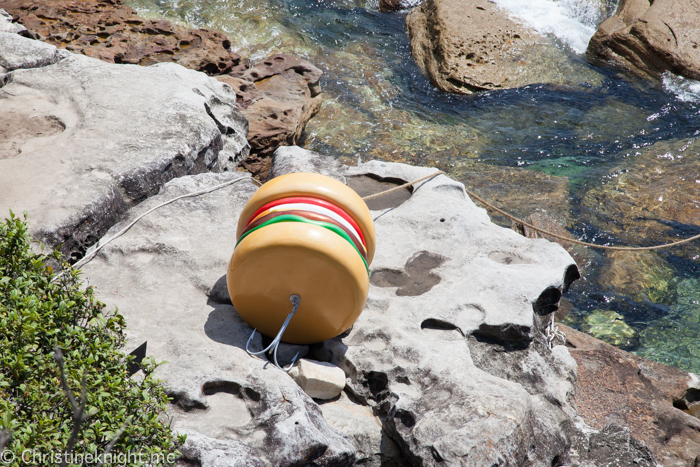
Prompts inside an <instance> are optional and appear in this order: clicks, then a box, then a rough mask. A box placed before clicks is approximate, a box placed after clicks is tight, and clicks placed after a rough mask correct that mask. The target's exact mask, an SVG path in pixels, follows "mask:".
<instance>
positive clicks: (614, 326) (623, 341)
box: [582, 310, 636, 347]
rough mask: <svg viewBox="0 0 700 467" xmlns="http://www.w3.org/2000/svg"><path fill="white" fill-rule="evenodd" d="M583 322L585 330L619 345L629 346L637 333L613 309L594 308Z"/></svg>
mask: <svg viewBox="0 0 700 467" xmlns="http://www.w3.org/2000/svg"><path fill="white" fill-rule="evenodd" d="M583 322H584V324H583V327H582V329H583V331H584V332H586V333H587V334H590V335H591V336H593V337H595V338H597V339H600V340H602V341H605V342H607V343H609V344H612V345H615V346H617V347H629V346H630V339H632V338H634V337H635V335H636V333H635V332H634V329H632V328H631V327H630V326H629V325H628V324H627V323H625V320H624V318H623V317H622V315H621V314H619V313H616V312H614V311H612V310H593V311H592V312H591V314H589V315H587V316H586V317H585V318H584V319H583Z"/></svg>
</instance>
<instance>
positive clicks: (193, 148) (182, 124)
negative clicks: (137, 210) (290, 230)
mask: <svg viewBox="0 0 700 467" xmlns="http://www.w3.org/2000/svg"><path fill="white" fill-rule="evenodd" d="M37 50H38V51H39V52H37ZM17 57H20V58H21V60H20V61H19V62H17V61H16V60H15V58H17ZM47 57H48V58H47ZM0 63H6V64H7V63H13V64H14V65H13V66H12V68H16V69H14V71H11V72H9V73H5V74H4V75H2V77H0V83H4V86H2V87H0V109H2V111H1V112H0V128H1V129H2V130H0V131H2V132H3V133H4V134H3V136H5V138H6V139H3V141H2V143H0V150H2V153H0V186H2V187H3V189H2V190H1V191H0V210H2V211H3V212H4V213H5V215H7V213H8V210H9V209H12V210H13V211H15V212H16V213H21V212H22V211H24V210H27V211H28V212H29V219H30V222H31V225H32V229H33V233H34V235H35V237H36V238H38V239H41V240H42V241H44V242H46V243H47V244H49V245H50V246H58V245H62V248H61V249H62V251H63V252H64V254H65V255H66V256H67V257H69V258H72V259H74V260H75V259H78V258H79V257H81V256H82V254H83V252H84V251H85V249H86V248H87V247H89V246H90V245H91V244H92V243H94V242H95V241H97V239H99V238H100V237H101V236H102V235H104V233H105V232H106V231H107V229H109V227H111V226H112V225H113V224H114V223H116V222H117V221H118V220H119V219H120V218H121V216H122V215H123V214H124V213H125V212H126V211H127V210H128V209H129V208H130V207H131V206H133V205H134V204H137V203H139V202H140V201H142V200H143V199H145V198H147V197H149V196H152V195H154V194H156V193H157V192H158V191H159V190H160V188H161V187H162V186H163V185H164V184H165V183H166V182H167V181H169V180H171V179H173V178H175V177H179V176H182V175H186V174H194V173H200V172H207V171H212V172H221V171H227V170H229V171H233V170H235V168H236V166H237V164H238V162H239V161H240V160H241V159H245V157H246V156H247V155H248V150H249V147H248V144H247V143H246V140H245V135H246V130H247V122H246V121H245V119H244V118H243V117H242V116H241V114H240V113H239V112H238V111H237V110H236V108H235V94H234V93H233V92H232V91H231V89H230V88H229V87H227V86H224V85H223V84H221V83H219V82H218V81H216V80H215V79H213V78H209V77H207V76H206V75H204V74H202V73H198V72H195V71H192V70H187V69H185V68H183V67H181V66H180V65H176V64H171V63H164V64H158V65H155V66H152V67H139V66H134V65H114V64H109V63H105V62H103V61H100V60H95V59H92V58H89V57H85V56H82V55H74V54H71V53H69V52H66V51H56V48H55V47H54V46H52V45H49V44H45V43H42V42H39V41H35V40H32V39H28V38H24V37H20V36H18V35H15V34H4V33H0Z"/></svg>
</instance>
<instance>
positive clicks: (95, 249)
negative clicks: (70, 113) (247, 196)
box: [51, 170, 700, 282]
mask: <svg viewBox="0 0 700 467" xmlns="http://www.w3.org/2000/svg"><path fill="white" fill-rule="evenodd" d="M438 175H446V174H445V172H443V171H442V170H438V171H437V172H434V173H432V174H430V175H426V176H425V177H421V178H418V179H416V180H413V181H412V182H408V183H404V184H403V185H399V186H397V187H394V188H390V189H388V190H384V191H381V192H379V193H375V194H373V195H369V196H365V197H363V198H362V199H363V200H364V201H369V200H371V199H374V198H379V197H380V196H384V195H387V194H389V193H393V192H395V191H399V190H402V189H404V188H408V187H409V186H413V185H415V184H417V183H420V182H422V181H424V180H428V179H430V178H434V177H437V176H438ZM241 180H250V181H252V182H255V183H257V184H258V185H260V186H262V183H260V182H259V181H257V180H255V179H254V178H252V177H241V178H237V179H235V180H229V181H228V182H224V183H221V184H219V185H215V186H213V187H209V188H205V189H203V190H199V191H195V192H193V193H186V194H184V195H180V196H176V197H175V198H173V199H171V200H168V201H165V202H163V203H161V204H159V205H157V206H154V207H152V208H151V209H149V210H148V211H146V212H144V213H143V214H141V215H140V216H138V217H137V218H136V219H134V220H133V221H131V222H130V223H129V225H127V226H126V227H124V228H123V229H121V230H120V231H119V232H117V233H116V234H114V236H112V238H110V239H109V240H107V241H106V242H104V243H100V242H97V244H96V246H95V247H93V249H91V250H88V254H86V255H85V257H83V259H81V260H80V261H78V262H77V263H75V264H74V265H73V269H78V268H80V267H81V266H84V265H85V264H87V263H88V262H90V260H92V259H93V258H94V257H95V255H96V254H97V253H98V252H99V251H100V250H101V249H102V248H104V247H105V246H106V245H107V244H109V243H110V242H111V241H112V240H115V239H117V238H119V237H121V236H122V235H124V234H125V233H126V232H127V231H128V230H129V229H130V228H131V227H133V226H134V224H136V223H137V222H138V221H140V220H141V219H142V218H144V217H145V216H147V215H148V214H150V213H152V212H153V211H155V210H156V209H159V208H162V207H163V206H165V205H168V204H170V203H173V202H175V201H177V200H180V199H183V198H189V197H192V196H199V195H203V194H205V193H211V192H212V191H216V190H219V189H221V188H224V187H226V186H229V185H233V184H234V183H238V182H240V181H241ZM464 191H466V192H467V194H468V195H469V196H471V197H472V198H474V199H476V200H477V201H479V202H480V203H482V204H484V205H485V206H486V207H488V208H491V209H492V210H494V211H496V212H498V213H499V214H502V215H504V216H505V217H507V218H508V219H510V220H512V221H515V222H518V223H520V224H522V225H524V226H525V227H528V228H530V229H532V230H534V231H536V232H539V233H541V234H544V235H547V236H550V237H553V238H557V239H559V240H563V241H565V242H569V243H574V244H576V245H583V246H587V247H589V248H599V249H603V250H616V251H648V250H659V249H661V248H670V247H672V246H676V245H680V244H681V243H688V242H692V241H694V240H697V239H698V238H700V234H698V235H694V236H692V237H690V238H686V239H683V240H678V241H676V242H672V243H665V244H662V245H654V246H648V247H635V246H608V245H596V244H595V243H588V242H583V241H581V240H575V239H573V238H569V237H565V236H563V235H558V234H555V233H554V232H550V231H548V230H545V229H541V228H539V227H535V226H534V225H532V224H530V223H528V222H525V221H524V220H522V219H519V218H517V217H515V216H512V215H510V214H508V213H507V212H505V211H504V210H502V209H500V208H498V207H496V206H494V205H493V204H491V203H489V202H488V201H486V200H485V199H483V198H482V197H480V196H479V195H477V194H476V193H474V192H472V191H471V190H469V189H467V188H465V189H464ZM63 274H64V273H63V272H61V273H59V274H57V275H56V276H55V277H54V278H53V279H52V280H51V282H53V281H55V280H57V279H58V278H60V277H61V276H63Z"/></svg>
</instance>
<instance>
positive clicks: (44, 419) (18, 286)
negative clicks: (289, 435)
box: [0, 213, 182, 466]
mask: <svg viewBox="0 0 700 467" xmlns="http://www.w3.org/2000/svg"><path fill="white" fill-rule="evenodd" d="M30 241H31V239H30V236H29V233H28V230H27V224H26V213H25V219H24V220H22V219H19V218H18V217H17V216H15V215H14V214H12V213H10V218H9V219H5V222H4V224H3V223H0V428H1V429H5V430H7V431H9V432H10V434H11V439H10V441H9V443H8V444H7V446H6V448H5V449H9V450H11V451H12V456H13V457H14V461H13V462H12V463H11V464H10V465H12V466H20V465H59V464H60V462H59V457H58V456H60V454H61V453H65V449H66V446H67V443H68V440H69V438H70V435H71V431H72V430H73V427H74V426H75V424H74V419H73V416H74V412H73V408H72V406H71V404H70V402H69V400H68V397H67V393H66V392H65V391H64V390H63V388H62V385H61V374H60V371H59V367H58V365H57V362H56V359H55V358H54V349H55V348H56V347H58V348H60V349H61V351H62V353H63V355H64V362H65V377H66V380H67V382H68V385H69V386H70V388H71V389H72V392H73V394H74V395H75V398H76V399H77V400H78V401H80V395H81V380H82V379H83V378H85V388H86V404H85V412H86V413H87V414H88V415H89V418H88V419H87V420H86V421H85V422H84V423H82V424H81V426H80V431H79V433H78V437H77V440H76V444H75V448H74V449H73V454H72V457H71V458H69V460H72V462H69V464H71V463H72V464H82V465H89V464H92V465H97V464H98V462H97V461H98V460H105V459H96V457H97V455H98V454H100V453H104V452H105V450H106V449H107V447H108V445H109V443H110V441H111V440H112V439H113V438H114V437H115V434H117V433H118V432H119V430H120V429H122V428H123V429H124V430H123V433H122V434H121V436H119V438H118V440H117V441H116V444H115V445H114V447H113V448H112V450H111V453H110V455H111V456H112V457H111V459H112V460H117V459H119V462H113V464H114V465H116V464H119V465H134V466H136V465H144V464H146V463H147V462H148V461H149V460H150V461H151V462H153V463H160V462H158V461H159V460H162V459H168V454H169V455H170V456H169V458H170V459H171V460H172V459H174V458H175V456H176V454H177V451H176V448H177V442H178V440H177V439H174V438H173V435H172V432H171V430H170V427H169V424H168V423H167V422H165V421H164V420H163V410H164V408H165V404H166V402H167V396H166V395H165V392H164V389H163V388H162V387H161V386H160V385H159V383H158V381H157V380H155V378H154V377H152V372H153V370H154V369H155V367H156V365H155V363H154V362H153V360H152V359H150V360H148V361H144V362H143V363H142V370H143V372H144V377H141V376H140V375H139V377H138V378H137V377H129V376H128V373H127V364H128V362H129V361H130V359H131V357H127V356H125V354H124V353H123V351H122V349H123V347H124V344H125V336H124V332H123V331H124V327H125V321H124V318H123V317H122V316H121V315H119V313H118V312H116V311H115V312H112V313H105V312H103V309H104V305H103V304H102V303H100V302H99V301H97V300H96V299H95V296H94V291H93V289H92V287H87V288H84V287H83V285H82V283H81V281H80V279H79V272H78V271H75V270H73V269H72V268H70V267H69V266H68V265H67V264H65V263H63V262H62V259H61V257H60V254H59V253H58V252H57V251H54V252H52V253H49V254H36V253H34V252H32V250H31V248H30ZM42 250H43V247H42ZM48 264H54V265H62V266H63V268H64V274H63V275H61V276H60V277H56V275H55V274H53V271H52V268H51V267H50V266H48ZM52 279H53V282H52ZM179 441H180V442H181V441H182V439H181V440H179ZM139 454H140V457H139ZM80 455H83V456H84V457H83V458H82V459H81V458H80ZM37 456H43V457H37ZM120 456H121V457H120ZM9 458H10V457H8V453H7V452H6V453H5V460H8V459H9ZM76 459H77V460H76ZM124 459H126V462H123V461H124ZM90 460H93V462H90ZM106 460H108V461H109V460H110V459H109V457H107V458H106ZM109 464H110V462H107V464H106V465H109Z"/></svg>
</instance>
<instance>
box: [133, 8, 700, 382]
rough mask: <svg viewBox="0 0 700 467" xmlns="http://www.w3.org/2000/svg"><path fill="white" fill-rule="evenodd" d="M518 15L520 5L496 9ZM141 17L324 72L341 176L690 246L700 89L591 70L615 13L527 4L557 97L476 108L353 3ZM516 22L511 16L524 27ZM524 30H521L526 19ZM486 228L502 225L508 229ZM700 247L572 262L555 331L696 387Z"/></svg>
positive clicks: (323, 115)
mask: <svg viewBox="0 0 700 467" xmlns="http://www.w3.org/2000/svg"><path fill="white" fill-rule="evenodd" d="M498 3H499V4H502V5H504V6H506V7H512V8H514V9H515V12H516V13H517V12H518V8H519V6H520V5H522V4H524V2H522V1H520V2H513V1H512V0H498ZM131 5H132V6H135V7H136V8H137V9H139V11H140V13H141V14H143V15H145V16H158V17H165V18H167V19H171V20H175V21H181V22H185V23H188V24H189V25H192V26H196V27H207V28H212V29H219V30H222V31H224V32H226V33H227V35H229V37H230V38H231V40H232V42H233V44H234V46H233V48H234V50H235V51H237V52H238V53H240V54H241V55H243V56H244V57H249V58H252V59H261V58H264V57H266V56H267V55H269V54H271V53H278V52H285V53H294V54H297V55H301V56H303V57H305V58H307V59H309V60H310V61H311V62H312V63H314V64H316V65H317V66H318V67H319V68H321V69H323V70H324V72H325V73H326V74H325V76H324V78H323V81H322V86H323V89H324V104H323V107H322V109H321V111H320V112H319V114H318V115H317V116H316V117H315V118H314V119H313V120H312V121H311V122H309V124H308V125H307V129H306V147H307V148H308V149H312V150H316V151H318V152H321V153H324V154H329V155H333V156H335V157H338V158H340V159H342V160H343V161H345V162H348V163H355V162H356V161H357V160H367V159H371V158H376V159H383V160H389V161H402V162H411V163H417V164H422V165H433V166H436V167H439V168H441V169H443V170H446V171H448V172H449V173H450V174H451V175H452V176H454V177H455V178H457V179H460V180H461V181H463V182H465V184H466V185H467V186H468V187H473V188H474V189H475V190H476V191H478V192H480V193H482V194H484V195H485V196H486V197H488V198H490V199H491V200H493V201H496V202H497V203H498V204H501V205H502V206H504V207H506V208H507V209H508V210H510V211H511V212H513V213H514V214H517V215H520V216H527V215H529V214H531V213H532V212H534V211H535V210H540V211H545V212H546V213H547V214H548V215H550V216H552V217H554V218H555V219H557V220H558V221H560V222H561V223H562V224H564V225H565V226H566V227H567V228H568V229H569V231H570V232H572V233H573V234H574V235H575V236H576V237H579V238H581V239H583V240H587V241H593V242H597V243H606V242H610V243H611V244H619V245H652V244H656V243H661V242H668V241H673V240H676V239H678V238H681V237H687V236H690V235H694V234H697V233H700V141H697V139H698V137H699V136H700V130H699V128H700V83H697V82H693V81H689V80H683V79H680V78H677V77H673V76H670V75H669V76H666V77H665V78H664V80H663V81H662V82H661V83H652V82H646V81H641V80H636V79H633V78H629V77H623V76H621V75H619V74H617V73H616V72H615V71H613V70H611V69H607V68H596V67H593V66H591V65H589V64H588V63H587V62H586V60H585V59H584V57H583V56H582V55H580V52H582V51H583V49H585V44H586V43H587V40H588V37H590V35H591V34H592V33H593V32H594V31H595V26H596V25H597V24H598V23H599V22H600V21H602V19H604V17H605V16H606V15H608V14H610V13H611V12H612V9H613V7H612V6H611V5H610V4H606V3H600V4H592V3H590V4H589V3H586V2H585V1H583V0H562V1H561V2H560V3H555V2H551V1H549V0H529V1H528V2H527V6H528V8H526V9H524V10H523V11H524V12H525V13H527V12H528V11H530V12H533V11H537V12H539V14H538V15H535V16H533V17H532V18H530V20H531V21H532V22H533V27H535V28H537V29H538V30H539V31H541V32H543V33H547V34H550V35H552V37H554V38H555V39H554V40H553V44H554V45H553V47H557V49H558V51H557V49H555V52H557V53H558V55H559V56H560V58H561V61H560V62H557V64H556V66H558V67H559V69H560V70H561V73H562V75H565V78H566V79H565V80H564V81H563V82H566V83H568V84H557V85H532V86H528V87H525V88H522V89H513V90H503V91H492V92H484V93H481V94H478V95H472V96H457V95H450V94H446V93H443V92H440V91H438V90H436V89H435V88H434V87H433V86H432V85H431V84H430V83H429V82H428V80H427V79H426V78H425V77H423V76H422V75H421V73H420V72H419V70H418V68H417V66H416V65H415V64H414V63H413V60H412V59H411V53H410V48H409V43H408V39H407V37H406V35H405V33H404V29H403V27H404V26H403V25H404V19H405V13H391V14H384V13H380V12H378V11H377V10H376V8H374V9H373V8H372V7H371V4H369V6H368V5H367V4H365V2H364V1H361V0H357V1H353V0H341V1H334V2H330V1H316V2H312V1H307V0H285V1H282V0H266V1H259V0H229V1H226V0H203V1H196V2H195V1H193V0H187V1H174V0H136V1H132V2H131ZM523 11H521V12H520V13H521V14H525V13H523ZM524 19H525V20H526V21H527V20H528V18H524ZM494 219H495V220H496V221H497V222H500V223H503V224H504V225H509V222H508V223H505V222H504V219H500V218H498V217H495V218H494ZM699 255H700V248H698V244H689V245H685V246H683V247H678V248H674V249H672V250H663V251H659V252H653V253H645V254H625V253H615V254H609V253H608V254H604V253H601V252H600V251H592V250H583V249H581V250H580V251H579V252H578V254H577V260H578V261H579V263H580V266H581V267H582V269H583V272H584V279H583V280H581V281H578V282H577V283H575V284H574V286H573V287H572V290H571V291H570V293H569V294H568V300H565V301H564V302H563V303H562V309H561V310H560V312H559V315H558V317H559V319H562V320H564V321H565V322H567V323H569V324H571V325H572V326H574V327H577V328H579V329H583V330H585V331H587V332H590V333H592V334H594V335H598V336H599V337H601V338H603V339H606V340H608V341H609V342H611V343H614V344H615V345H618V346H620V347H622V348H625V349H627V350H631V351H633V352H636V353H638V354H641V355H644V356H647V357H649V358H652V359H655V360H658V361H661V362H664V363H668V364H671V365H676V366H679V367H681V368H683V369H685V370H689V371H694V372H698V373H700V338H699V337H700V259H699V258H700V256H699Z"/></svg>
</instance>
